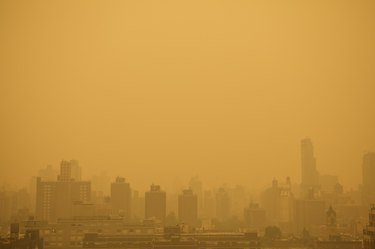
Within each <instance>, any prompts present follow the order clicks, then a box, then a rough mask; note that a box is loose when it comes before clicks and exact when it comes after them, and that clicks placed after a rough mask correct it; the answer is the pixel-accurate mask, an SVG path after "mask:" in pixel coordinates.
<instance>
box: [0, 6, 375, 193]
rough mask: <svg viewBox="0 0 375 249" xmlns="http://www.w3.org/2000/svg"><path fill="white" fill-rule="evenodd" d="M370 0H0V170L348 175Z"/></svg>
mask: <svg viewBox="0 0 375 249" xmlns="http://www.w3.org/2000/svg"><path fill="white" fill-rule="evenodd" d="M374 93H375V1H372V0H363V1H361V0H352V1H349V0H321V1H319V0H318V1H297V0H295V1H288V0H285V1H279V0H275V1H265V0H257V1H255V0H235V1H230V0H226V1H222V0H215V1H213V0H207V1H202V0H199V1H198V0H182V1H176V0H173V1H167V0H164V1H142V0H134V1H126V0H123V1H91V0H90V1H26V0H24V1H13V0H2V1H0V113H1V120H0V167H1V170H2V171H1V175H0V183H1V184H0V185H2V184H3V183H14V184H16V185H27V184H28V183H29V182H28V181H29V178H30V176H31V175H35V174H36V171H37V169H39V168H43V167H45V166H46V165H47V164H53V165H54V166H55V168H57V167H58V164H59V162H60V161H61V160H62V159H78V160H79V161H80V164H81V166H82V167H83V170H84V177H85V178H88V177H91V176H92V175H93V174H97V173H99V172H100V171H102V170H107V171H108V172H109V174H110V175H113V176H116V175H123V176H124V177H126V178H127V179H128V180H129V181H130V182H131V184H132V185H133V186H135V187H136V188H142V189H143V188H147V187H148V185H149V184H150V183H151V182H155V183H160V184H162V185H164V186H166V188H168V186H171V185H172V183H171V182H173V181H177V180H176V179H178V180H179V181H181V182H182V183H185V182H186V181H187V179H189V178H190V176H192V175H197V174H198V175H199V176H200V178H201V179H202V180H203V181H204V182H205V184H206V186H207V187H209V186H214V185H216V184H220V183H222V182H227V183H233V184H234V183H241V184H244V185H247V186H263V185H265V184H268V183H269V182H270V181H271V180H272V179H273V178H274V177H278V178H279V179H284V177H286V176H288V175H290V176H291V177H292V181H294V182H300V148H299V146H300V140H301V139H302V138H304V137H306V136H308V137H310V138H311V139H312V140H313V142H314V146H315V152H316V157H317V167H318V169H319V171H320V172H321V173H327V174H337V175H339V178H340V181H341V182H342V183H343V184H344V185H347V186H350V187H356V186H357V184H359V183H360V181H361V160H362V155H363V154H364V152H366V151H374V150H375V118H374V115H375V95H374Z"/></svg>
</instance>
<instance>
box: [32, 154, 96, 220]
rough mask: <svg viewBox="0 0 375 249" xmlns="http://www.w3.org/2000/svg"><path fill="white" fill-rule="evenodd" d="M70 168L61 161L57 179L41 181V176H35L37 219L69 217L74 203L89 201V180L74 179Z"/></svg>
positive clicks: (69, 165)
mask: <svg viewBox="0 0 375 249" xmlns="http://www.w3.org/2000/svg"><path fill="white" fill-rule="evenodd" d="M73 168H74V166H73ZM71 169H72V167H71V164H70V163H67V161H62V163H61V165H60V175H59V176H58V180H57V181H43V180H42V179H41V178H37V183H36V217H37V219H40V220H47V221H55V220H57V219H58V218H68V217H71V216H72V214H73V211H72V210H73V204H74V203H76V202H81V203H87V202H89V201H90V199H91V184H90V182H88V181H75V180H74V179H75V178H73V177H72V171H71Z"/></svg>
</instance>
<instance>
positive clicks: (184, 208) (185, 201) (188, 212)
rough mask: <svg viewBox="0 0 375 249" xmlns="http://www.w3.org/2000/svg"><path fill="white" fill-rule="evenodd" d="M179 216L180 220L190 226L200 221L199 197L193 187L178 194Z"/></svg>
mask: <svg viewBox="0 0 375 249" xmlns="http://www.w3.org/2000/svg"><path fill="white" fill-rule="evenodd" d="M178 218H179V220H180V222H182V223H185V224H188V225H189V226H196V225H197V222H198V197H197V195H196V194H194V193H193V190H191V189H185V190H183V192H182V194H181V195H179V196H178Z"/></svg>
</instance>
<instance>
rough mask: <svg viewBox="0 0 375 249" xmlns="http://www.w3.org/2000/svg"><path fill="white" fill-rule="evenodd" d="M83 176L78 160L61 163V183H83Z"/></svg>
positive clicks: (59, 177) (59, 178)
mask: <svg viewBox="0 0 375 249" xmlns="http://www.w3.org/2000/svg"><path fill="white" fill-rule="evenodd" d="M81 174H82V172H81V167H80V166H79V163H78V161H77V160H70V161H65V160H63V161H61V164H60V175H59V176H58V180H59V181H62V182H68V181H81Z"/></svg>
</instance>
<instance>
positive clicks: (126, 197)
mask: <svg viewBox="0 0 375 249" xmlns="http://www.w3.org/2000/svg"><path fill="white" fill-rule="evenodd" d="M131 200H132V191H131V188H130V184H129V183H127V182H125V178H123V177H117V178H116V182H114V183H112V184H111V204H112V210H113V212H114V213H116V214H119V215H120V216H123V217H125V218H127V219H130V218H131Z"/></svg>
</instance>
